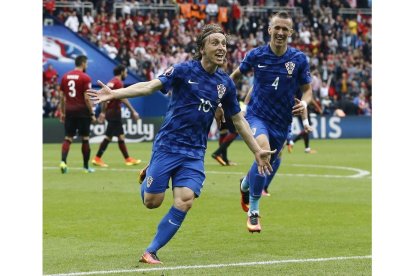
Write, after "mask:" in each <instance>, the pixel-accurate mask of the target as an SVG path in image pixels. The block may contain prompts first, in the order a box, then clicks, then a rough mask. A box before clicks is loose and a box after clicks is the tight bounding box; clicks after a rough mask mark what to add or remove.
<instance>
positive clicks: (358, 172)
mask: <svg viewBox="0 0 414 276" xmlns="http://www.w3.org/2000/svg"><path fill="white" fill-rule="evenodd" d="M292 166H300V167H318V168H330V169H340V170H348V171H354V172H356V173H355V174H352V175H333V174H303V173H295V174H293V173H278V174H277V175H278V176H296V177H322V178H364V177H366V176H368V175H370V172H368V171H365V170H361V169H357V168H351V167H339V166H322V165H321V166H318V165H300V164H293V165H292ZM43 169H45V170H56V171H59V168H58V167H43ZM70 170H77V171H79V170H83V168H81V167H70V168H69V171H70ZM139 170H140V169H138V168H136V169H119V168H116V169H112V168H99V169H97V170H96V171H103V172H104V171H114V172H136V173H138V171H139ZM205 173H206V174H226V175H244V174H246V172H231V171H225V172H223V171H205Z"/></svg>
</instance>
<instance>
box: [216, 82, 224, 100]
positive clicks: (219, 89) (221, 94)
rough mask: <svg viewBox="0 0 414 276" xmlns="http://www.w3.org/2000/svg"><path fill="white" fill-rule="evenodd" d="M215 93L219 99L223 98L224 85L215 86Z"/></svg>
mask: <svg viewBox="0 0 414 276" xmlns="http://www.w3.org/2000/svg"><path fill="white" fill-rule="evenodd" d="M217 93H218V97H219V99H221V98H223V95H224V93H226V87H225V86H224V84H219V85H217Z"/></svg>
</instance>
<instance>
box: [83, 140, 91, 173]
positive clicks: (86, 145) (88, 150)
mask: <svg viewBox="0 0 414 276" xmlns="http://www.w3.org/2000/svg"><path fill="white" fill-rule="evenodd" d="M82 156H83V167H84V168H85V169H88V168H89V165H88V162H89V158H90V157H91V148H90V146H89V140H82Z"/></svg>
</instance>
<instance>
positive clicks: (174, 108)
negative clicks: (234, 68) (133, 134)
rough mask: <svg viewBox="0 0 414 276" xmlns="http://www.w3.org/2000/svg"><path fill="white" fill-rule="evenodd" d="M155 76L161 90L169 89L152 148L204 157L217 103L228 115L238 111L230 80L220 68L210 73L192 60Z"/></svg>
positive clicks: (233, 87)
mask: <svg viewBox="0 0 414 276" xmlns="http://www.w3.org/2000/svg"><path fill="white" fill-rule="evenodd" d="M158 78H159V80H160V81H161V82H162V85H163V88H162V89H161V92H162V93H167V92H168V91H170V90H172V97H171V100H170V103H169V106H168V111H167V114H166V116H165V120H164V122H163V124H162V126H161V129H160V131H159V132H158V134H157V136H156V138H155V141H154V146H153V151H157V150H161V151H166V152H171V153H180V154H184V155H187V156H190V157H194V158H198V159H202V158H204V154H205V150H206V147H207V137H208V132H209V130H210V126H211V123H212V122H213V119H214V113H215V111H216V109H217V106H218V104H219V103H222V105H223V108H224V109H225V110H226V111H227V113H228V114H231V115H232V116H233V115H235V114H237V113H239V112H240V106H239V103H238V102H237V97H236V87H235V85H234V82H233V81H232V80H231V79H230V77H229V76H228V75H227V74H226V73H224V72H223V71H222V70H221V69H218V70H217V71H216V72H215V73H214V74H210V73H208V72H207V71H205V70H204V68H203V67H202V66H201V63H200V61H195V60H193V61H189V62H185V63H181V64H177V65H175V66H174V67H170V68H169V69H167V70H166V71H165V73H164V74H163V75H161V76H159V77H158Z"/></svg>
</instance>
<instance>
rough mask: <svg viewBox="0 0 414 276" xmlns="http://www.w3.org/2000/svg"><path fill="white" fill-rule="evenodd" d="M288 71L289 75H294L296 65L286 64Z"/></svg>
mask: <svg viewBox="0 0 414 276" xmlns="http://www.w3.org/2000/svg"><path fill="white" fill-rule="evenodd" d="M285 67H286V70H287V71H288V74H289V75H292V74H293V70H294V69H295V64H294V63H293V62H291V61H289V62H286V63H285Z"/></svg>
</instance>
